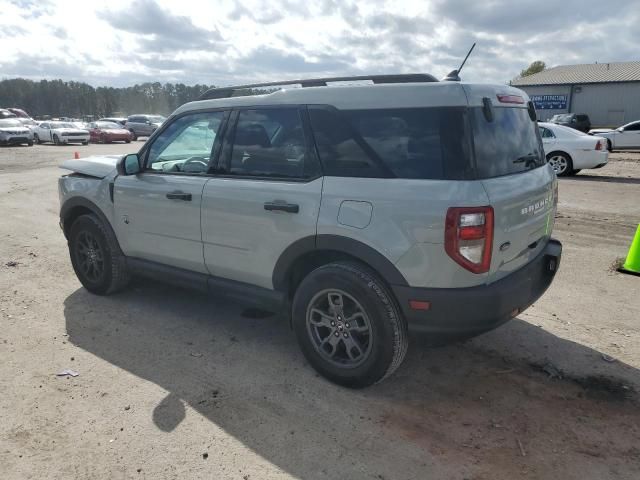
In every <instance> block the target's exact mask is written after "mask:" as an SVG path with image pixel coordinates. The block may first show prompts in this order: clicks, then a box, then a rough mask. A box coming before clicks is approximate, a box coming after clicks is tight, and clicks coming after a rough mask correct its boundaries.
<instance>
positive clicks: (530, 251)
mask: <svg viewBox="0 0 640 480" xmlns="http://www.w3.org/2000/svg"><path fill="white" fill-rule="evenodd" d="M557 182H558V180H557V179H556V176H555V174H554V173H553V170H552V169H551V167H549V166H548V165H545V166H542V167H538V168H535V169H533V170H528V171H525V172H521V173H516V174H513V175H505V176H502V177H496V178H490V179H485V180H482V184H483V186H484V188H485V190H486V192H487V195H488V197H489V202H490V205H491V206H492V207H493V209H494V238H493V254H492V258H491V269H490V271H489V280H488V282H489V283H491V282H494V281H496V280H499V279H501V278H503V277H505V276H506V275H508V274H510V273H512V272H514V271H515V270H518V269H520V268H521V267H523V266H524V265H526V264H527V263H529V262H530V261H531V260H533V259H534V258H535V257H536V256H537V255H538V253H540V251H542V249H543V248H544V247H545V245H546V244H547V242H548V240H549V237H550V236H551V231H552V229H553V224H554V219H555V210H556V200H557V199H556V198H554V196H555V195H557V190H556V188H557Z"/></svg>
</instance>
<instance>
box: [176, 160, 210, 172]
mask: <svg viewBox="0 0 640 480" xmlns="http://www.w3.org/2000/svg"><path fill="white" fill-rule="evenodd" d="M189 165H193V166H192V167H189ZM196 165H198V167H196ZM194 167H195V168H194ZM200 167H201V168H200ZM208 168H209V163H208V162H206V161H204V160H203V159H202V157H191V158H189V159H188V160H187V161H186V162H184V163H183V164H182V168H181V170H182V171H183V172H191V173H202V172H206V171H207V169H208Z"/></svg>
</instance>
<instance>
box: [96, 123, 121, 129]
mask: <svg viewBox="0 0 640 480" xmlns="http://www.w3.org/2000/svg"><path fill="white" fill-rule="evenodd" d="M96 128H101V129H102V130H120V129H121V128H122V125H118V124H117V123H114V122H96Z"/></svg>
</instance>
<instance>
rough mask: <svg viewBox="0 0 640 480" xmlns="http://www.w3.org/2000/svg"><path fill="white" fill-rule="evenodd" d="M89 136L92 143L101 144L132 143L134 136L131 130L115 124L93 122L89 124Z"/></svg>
mask: <svg viewBox="0 0 640 480" xmlns="http://www.w3.org/2000/svg"><path fill="white" fill-rule="evenodd" d="M89 135H90V140H91V141H92V142H100V143H111V142H126V143H131V136H132V135H131V132H130V131H129V130H127V129H126V128H124V127H123V126H122V125H120V124H119V123H115V122H92V123H90V124H89Z"/></svg>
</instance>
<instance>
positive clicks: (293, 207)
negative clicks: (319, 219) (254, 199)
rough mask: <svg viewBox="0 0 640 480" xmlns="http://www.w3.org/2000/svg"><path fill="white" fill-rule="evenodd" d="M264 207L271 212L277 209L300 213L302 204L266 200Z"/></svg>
mask: <svg viewBox="0 0 640 480" xmlns="http://www.w3.org/2000/svg"><path fill="white" fill-rule="evenodd" d="M264 209H265V210H267V211H269V212H273V211H276V210H277V211H281V212H288V213H298V212H299V211H300V206H299V205H297V204H295V203H284V202H265V204H264Z"/></svg>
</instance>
